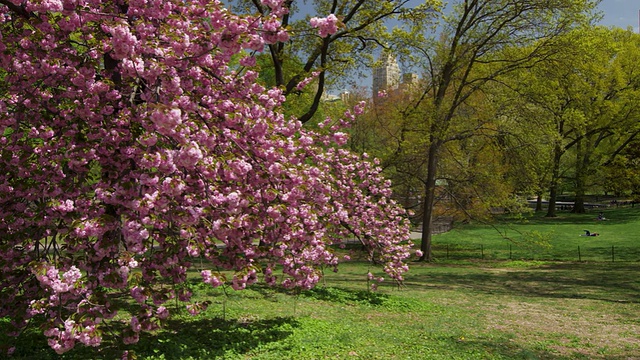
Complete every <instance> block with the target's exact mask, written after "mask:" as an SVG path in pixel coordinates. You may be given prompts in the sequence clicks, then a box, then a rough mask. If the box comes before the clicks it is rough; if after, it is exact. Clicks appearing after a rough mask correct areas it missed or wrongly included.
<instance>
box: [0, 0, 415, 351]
mask: <svg viewBox="0 0 640 360" xmlns="http://www.w3.org/2000/svg"><path fill="white" fill-rule="evenodd" d="M282 4H283V2H282V1H279V0H264V1H263V5H264V6H267V7H268V8H269V9H270V11H268V12H267V13H266V15H261V16H236V15H234V14H232V13H231V12H230V11H229V10H228V9H226V8H225V7H224V6H223V5H222V4H221V3H220V2H219V1H217V0H199V1H197V0H192V1H183V0H113V1H99V0H37V1H35V0H34V1H30V0H0V28H1V32H0V64H1V65H0V76H1V77H2V80H3V81H2V82H1V84H0V134H1V136H0V144H1V147H0V149H1V150H0V239H1V243H0V253H1V256H0V268H1V275H0V286H1V288H0V317H9V318H10V319H11V320H12V323H13V325H14V327H15V331H16V334H17V333H18V332H19V331H20V330H21V329H23V328H24V327H25V326H26V325H27V324H28V323H29V322H30V321H31V320H32V319H36V320H37V321H38V322H39V323H44V324H45V325H44V327H43V329H44V333H45V335H46V336H47V337H48V339H49V345H50V346H51V347H52V348H53V349H54V350H55V351H56V352H58V353H64V352H65V351H68V350H69V349H71V348H73V347H74V346H75V344H77V343H82V344H84V345H87V346H99V345H100V343H101V341H102V331H101V327H102V326H104V324H106V323H108V322H109V320H112V319H113V318H114V317H115V316H116V314H118V311H119V310H120V314H119V316H118V318H119V319H122V318H126V319H127V320H126V321H128V327H127V329H126V330H125V333H124V334H123V341H124V342H125V343H134V342H136V341H137V339H138V336H139V334H140V332H141V331H150V330H154V329H156V328H158V327H159V326H160V325H161V323H162V320H164V319H166V318H167V317H168V316H169V315H170V314H169V312H170V311H169V309H168V307H167V305H166V304H167V301H169V300H172V302H173V300H174V299H175V300H180V301H183V302H184V303H185V306H186V308H187V309H188V310H189V311H190V312H192V313H196V312H198V311H200V310H202V309H203V308H204V307H205V306H206V304H202V303H197V302H194V301H191V300H190V296H191V294H190V292H189V287H188V286H187V284H186V279H187V272H188V270H189V269H190V268H192V266H191V265H192V262H193V261H194V259H203V263H204V264H206V265H207V267H208V268H207V269H205V270H202V272H201V276H202V281H204V282H205V283H207V284H210V285H211V286H214V287H216V286H220V285H222V284H229V285H231V286H232V287H233V288H235V289H243V288H245V287H246V286H248V285H251V284H253V283H255V282H257V281H259V280H260V279H262V280H263V281H265V282H266V283H267V284H270V285H274V286H275V285H280V286H284V287H286V288H294V287H298V288H303V289H308V288H311V287H313V286H314V285H315V284H316V283H317V282H318V281H319V279H320V276H321V275H320V274H321V271H320V268H321V267H324V266H333V267H335V266H337V265H338V262H339V260H340V259H339V257H338V256H337V255H336V253H335V252H334V251H333V250H332V249H334V247H333V245H337V244H340V243H341V242H342V241H343V240H344V239H345V238H351V239H354V238H355V239H358V240H360V242H361V243H362V244H363V245H364V247H365V249H366V250H367V253H368V255H369V259H370V260H371V261H372V262H375V263H377V264H380V265H381V266H382V268H383V270H384V271H385V272H386V273H387V274H388V276H390V277H391V278H393V279H395V280H397V281H401V280H402V274H403V273H404V272H405V271H406V270H407V266H406V264H405V260H406V259H407V258H408V256H409V250H410V248H411V243H410V242H409V241H408V223H407V221H406V220H405V216H404V215H405V214H404V211H403V210H402V209H401V208H400V207H399V206H397V205H396V204H395V203H394V202H393V201H392V200H390V199H389V195H390V184H389V183H388V181H386V180H385V179H384V178H383V177H382V176H381V174H380V171H381V170H380V168H379V167H378V166H377V165H376V163H375V162H374V161H369V159H367V156H366V155H356V154H354V153H351V152H349V151H347V150H345V149H343V148H342V146H343V145H344V144H345V142H346V140H347V137H346V135H345V133H344V132H342V131H341V130H342V129H343V128H344V127H347V126H349V124H350V122H351V121H352V119H353V117H354V116H356V115H357V114H358V113H359V112H361V111H362V107H361V106H357V107H356V108H354V109H352V111H348V112H346V113H345V116H344V117H343V118H342V119H337V120H335V121H334V120H331V119H327V120H326V121H325V122H324V123H323V124H322V125H323V127H322V128H321V130H320V131H316V132H312V131H310V130H306V129H302V128H301V124H300V122H299V121H298V120H297V119H287V118H285V117H284V116H283V115H282V114H281V112H280V111H279V109H280V106H281V104H282V102H283V101H284V96H283V93H282V91H281V90H280V89H277V88H273V89H266V88H264V87H263V86H261V85H260V84H259V83H258V82H257V81H256V80H257V77H258V74H257V73H256V72H255V71H254V70H252V68H253V67H254V66H255V58H254V55H255V54H256V52H260V51H262V50H263V48H264V47H265V46H266V45H268V44H272V43H274V42H277V41H285V40H286V39H287V36H288V35H287V33H286V31H285V30H284V29H283V28H282V26H281V25H280V19H281V18H282V16H284V15H285V14H286V13H287V9H286V8H285V7H283V5H282ZM335 24H336V19H335V17H334V16H333V17H332V16H331V15H330V14H329V15H328V16H327V17H326V18H315V19H313V24H312V25H313V26H315V27H317V28H318V31H319V35H320V36H329V35H330V34H331V33H332V32H335V31H336V26H335ZM306 82H308V80H306ZM302 85H304V84H302ZM230 274H231V275H230ZM276 274H278V275H276ZM369 276H371V275H369ZM114 295H117V296H121V297H122V296H123V295H125V296H128V298H129V299H131V301H132V302H137V303H138V304H139V308H140V311H139V312H138V313H135V314H125V313H123V312H122V310H121V309H119V308H118V305H117V303H116V302H113V301H112V297H113V296H114ZM118 321H121V320H118Z"/></svg>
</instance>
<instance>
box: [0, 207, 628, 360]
mask: <svg viewBox="0 0 640 360" xmlns="http://www.w3.org/2000/svg"><path fill="white" fill-rule="evenodd" d="M636 211H637V210H636V209H623V210H618V212H616V213H615V215H617V216H616V217H614V216H612V215H614V214H613V213H611V215H609V214H607V217H610V218H612V220H610V222H606V223H598V224H593V225H598V226H601V227H600V228H595V227H593V229H594V230H592V231H601V232H602V234H603V235H602V236H600V237H598V238H596V240H602V239H616V242H615V245H614V246H620V247H622V246H632V245H634V240H629V239H628V238H627V237H626V236H625V234H626V235H629V237H635V236H637V235H636V234H635V233H633V229H635V228H637V226H638V225H640V224H638V220H637V214H640V213H637V212H636ZM589 217H593V215H575V214H566V215H565V214H563V215H562V216H561V217H559V218H557V219H544V218H540V217H535V216H534V217H532V218H530V219H527V220H526V221H515V220H512V224H511V225H508V226H511V227H515V228H518V227H519V228H518V231H515V230H514V232H515V233H526V232H528V231H539V232H540V233H549V232H550V233H553V234H554V235H553V236H551V237H550V238H549V243H550V245H551V246H550V247H549V246H547V247H543V248H546V249H554V248H557V249H555V250H547V251H556V254H558V252H557V251H559V250H560V249H561V248H563V247H572V246H576V245H578V244H579V245H581V246H586V245H585V242H584V241H590V240H592V239H587V238H581V237H579V236H578V234H579V233H578V234H575V232H576V231H580V230H582V228H583V227H585V226H584V225H585V224H590V225H591V224H592V223H591V222H590V221H593V220H590V219H589ZM501 226H505V227H507V224H501ZM585 228H586V227H585ZM590 230H591V229H590ZM466 231H469V234H471V235H469V234H467V233H465V228H458V229H457V230H455V231H454V232H452V233H449V234H446V235H444V234H443V235H438V236H436V237H434V244H438V243H441V242H446V241H451V243H450V244H453V243H455V242H458V243H460V242H464V241H469V242H472V241H477V240H478V237H481V238H482V241H483V243H484V246H485V250H486V251H487V254H490V252H489V250H487V249H489V248H490V245H491V242H492V241H494V242H496V243H497V242H503V241H504V239H503V238H501V237H500V236H495V234H493V235H492V234H491V231H493V232H494V233H495V230H491V231H490V230H489V229H487V228H483V227H481V226H477V225H468V226H467V227H466ZM456 234H457V236H454V235H456ZM555 237H559V238H560V239H556V238H555ZM516 241H517V239H516ZM569 242H573V243H572V244H567V243H569ZM554 256H556V257H560V255H554ZM353 258H354V259H356V260H353V261H349V262H344V263H342V264H341V265H340V267H339V271H338V272H336V273H333V272H327V273H326V275H325V278H324V279H323V281H322V282H321V283H320V284H319V285H318V287H317V288H315V289H313V290H309V291H301V292H299V293H296V292H289V291H285V290H282V289H274V288H268V287H265V286H264V285H254V286H251V287H250V288H249V289H247V290H244V291H233V290H231V289H230V288H226V289H222V288H216V289H213V288H211V287H210V286H208V285H204V284H201V283H200V282H198V281H197V278H198V273H197V271H195V270H194V271H193V273H192V274H191V276H192V278H193V280H194V281H193V283H192V290H193V292H194V299H195V300H199V301H210V302H211V304H210V305H209V307H208V308H207V310H206V311H204V312H203V313H201V314H200V315H198V316H195V317H193V316H189V315H186V312H185V311H184V310H181V313H179V314H178V316H177V317H175V318H172V320H170V321H168V322H167V323H166V324H165V327H164V329H163V330H161V331H157V332H155V333H152V334H144V335H142V336H141V339H140V342H139V343H138V344H136V345H133V346H130V347H129V348H128V349H129V350H130V351H131V353H132V354H135V355H136V358H137V359H554V360H558V359H634V358H640V280H639V279H640V278H639V277H638V274H639V271H640V262H638V261H615V262H611V261H608V260H607V259H606V258H605V259H604V260H603V261H592V260H590V261H581V262H577V261H549V260H544V259H542V257H540V258H539V259H538V260H526V261H525V260H521V259H517V258H514V259H512V260H494V259H491V257H490V256H486V257H485V259H484V260H483V259H480V258H477V257H476V258H473V257H471V258H465V259H464V260H455V259H449V260H443V259H442V258H437V261H435V262H434V263H417V262H414V263H411V264H410V265H411V270H410V272H409V273H408V274H407V275H406V277H405V281H404V284H403V286H401V287H398V286H396V285H394V284H393V283H391V282H389V281H385V282H382V283H380V286H379V289H378V291H376V292H369V291H368V290H367V289H368V284H367V280H366V276H365V275H366V273H367V272H368V271H369V265H368V264H367V263H365V262H361V261H359V260H357V259H358V257H357V256H354V257H353ZM170 306H171V310H172V311H174V312H178V311H179V310H176V309H175V308H174V305H173V304H170ZM6 322H7V319H0V327H2V326H3V324H4V323H6ZM121 326H125V324H122V325H121ZM117 327H118V325H117V324H116V326H115V328H114V330H117ZM115 333H117V332H113V333H111V332H109V331H105V333H104V337H105V346H104V347H102V348H101V349H94V348H86V347H83V346H77V347H76V348H75V349H73V350H72V351H70V352H68V353H66V354H64V355H62V356H58V355H56V354H55V353H54V352H53V351H52V350H51V349H50V348H48V346H47V344H46V339H45V338H44V336H43V335H42V334H39V333H38V331H37V330H29V331H26V332H25V333H23V334H22V335H21V336H20V337H19V338H18V339H17V343H14V342H13V339H10V338H7V337H6V336H4V335H0V347H1V348H7V347H9V346H14V345H15V346H16V351H15V353H14V355H13V356H12V357H11V358H10V359H43V360H47V359H115V358H120V356H121V355H122V352H123V350H124V348H123V347H122V345H121V342H120V340H119V339H117V338H115V337H114V335H113V334H115Z"/></svg>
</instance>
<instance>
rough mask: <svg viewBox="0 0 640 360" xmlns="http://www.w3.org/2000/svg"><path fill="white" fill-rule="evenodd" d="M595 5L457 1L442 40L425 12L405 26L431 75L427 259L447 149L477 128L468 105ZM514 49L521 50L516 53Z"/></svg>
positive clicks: (544, 50) (556, 0) (538, 55)
mask: <svg viewBox="0 0 640 360" xmlns="http://www.w3.org/2000/svg"><path fill="white" fill-rule="evenodd" d="M595 5H596V2H593V1H566V0H550V1H513V0H504V1H489V0H484V1H478V0H465V1H459V2H454V3H453V4H452V9H453V10H452V12H451V14H450V15H449V16H447V17H446V18H445V21H444V22H443V23H442V26H441V31H440V32H439V34H438V35H437V36H438V37H437V38H432V37H429V36H428V35H429V34H424V28H425V26H424V23H423V21H422V20H421V19H420V18H419V17H413V16H411V15H412V14H411V13H409V14H407V16H406V17H405V19H406V21H407V23H406V24H407V25H406V26H407V27H406V28H405V29H404V31H401V30H398V31H397V32H396V36H395V38H396V39H397V40H398V47H402V48H408V49H410V52H412V53H413V57H412V62H413V63H414V64H417V65H416V66H419V67H420V68H421V69H422V71H423V72H424V74H425V78H426V82H425V84H424V87H423V88H422V95H421V96H419V97H418V98H417V99H418V100H417V101H416V104H415V108H416V110H417V111H422V113H421V114H422V118H423V123H424V124H427V125H428V127H429V133H428V138H427V140H426V142H425V146H426V148H427V149H428V151H427V165H426V168H427V170H426V175H425V177H424V179H423V184H424V185H423V186H424V188H423V190H424V206H423V208H424V211H423V221H422V223H423V231H422V245H421V250H422V252H423V256H422V260H426V261H429V260H431V258H432V253H431V231H430V230H431V223H432V219H433V210H434V203H435V200H436V188H437V187H436V182H437V180H438V174H439V171H440V169H439V167H440V160H441V156H442V151H443V149H444V148H445V144H446V143H447V142H450V141H453V140H457V139H460V138H461V137H465V136H469V135H470V134H471V133H472V131H471V130H472V129H473V126H472V125H471V124H469V126H464V125H465V120H466V118H465V117H464V116H463V111H464V107H465V103H467V101H468V100H469V98H470V97H471V96H473V95H474V94H475V93H477V92H479V91H482V89H483V88H484V86H485V85H486V84H488V83H490V82H493V81H494V80H497V79H498V78H500V77H502V76H505V75H506V74H509V73H510V72H512V71H514V70H516V69H520V68H524V67H531V66H532V65H533V64H535V63H536V62H539V61H542V60H544V59H545V58H547V57H548V56H549V55H550V54H551V53H553V52H555V51H557V47H555V46H554V44H555V39H556V38H557V36H558V35H560V34H563V33H565V32H567V31H569V30H570V29H571V28H572V27H574V26H575V25H576V24H577V23H579V22H582V21H588V20H589V13H590V11H592V10H593V9H594V8H595ZM429 28H430V27H429ZM425 35H426V36H425ZM512 48H513V49H518V51H509V49H512ZM521 50H524V51H521Z"/></svg>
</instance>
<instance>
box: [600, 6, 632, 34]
mask: <svg viewBox="0 0 640 360" xmlns="http://www.w3.org/2000/svg"><path fill="white" fill-rule="evenodd" d="M598 7H599V9H600V10H601V11H602V12H603V13H604V17H603V19H602V21H600V23H601V24H602V25H606V26H617V27H621V28H623V29H626V28H627V27H629V26H632V27H633V28H634V29H635V31H636V32H637V31H638V10H640V2H639V1H638V0H602V2H601V3H600V5H599V6H598Z"/></svg>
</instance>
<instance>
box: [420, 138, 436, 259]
mask: <svg viewBox="0 0 640 360" xmlns="http://www.w3.org/2000/svg"><path fill="white" fill-rule="evenodd" d="M431 140H432V142H431V145H430V146H429V154H428V163H427V178H426V181H425V182H424V184H425V186H424V203H423V204H422V209H423V210H422V211H423V212H422V243H421V244H420V250H421V251H422V257H420V261H428V262H430V261H432V260H433V253H432V251H431V228H432V220H433V206H434V204H435V199H436V175H437V174H436V172H437V167H438V166H437V165H438V152H439V151H438V150H439V149H440V142H438V141H436V140H434V139H433V138H432V139H431Z"/></svg>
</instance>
